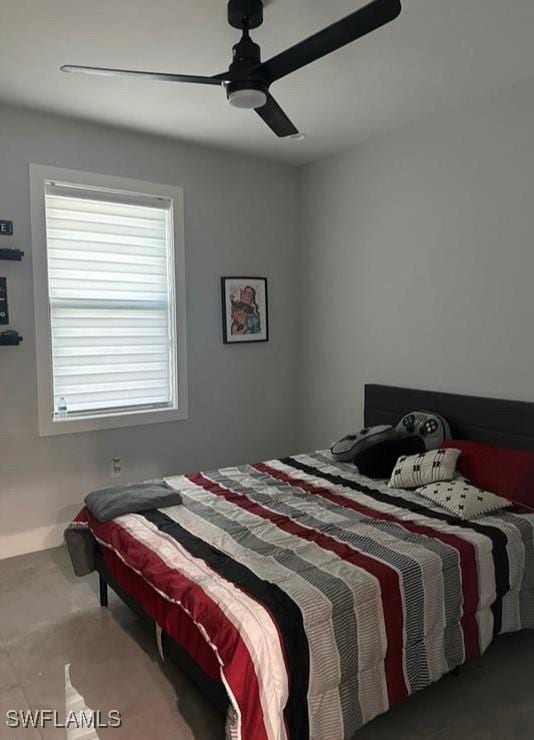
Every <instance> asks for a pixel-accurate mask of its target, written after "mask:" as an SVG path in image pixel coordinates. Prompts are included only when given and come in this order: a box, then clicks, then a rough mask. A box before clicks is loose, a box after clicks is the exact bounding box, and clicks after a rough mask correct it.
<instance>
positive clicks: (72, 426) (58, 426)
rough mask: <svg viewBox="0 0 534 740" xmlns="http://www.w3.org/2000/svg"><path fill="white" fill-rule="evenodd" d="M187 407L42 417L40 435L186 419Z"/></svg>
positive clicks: (119, 427) (73, 432)
mask: <svg viewBox="0 0 534 740" xmlns="http://www.w3.org/2000/svg"><path fill="white" fill-rule="evenodd" d="M187 416H188V414H187V409H186V408H179V409H159V410H157V411H154V410H149V411H133V412H123V413H120V414H114V415H109V416H92V417H85V418H82V419H80V418H78V419H58V420H57V421H52V419H50V420H48V419H46V420H45V419H42V420H41V421H40V423H39V436H41V437H51V436H55V435H59V434H76V433H78V432H96V431H101V430H104V429H122V428H124V427H133V426H142V425H144V424H162V423H165V422H170V421H185V420H186V419H187Z"/></svg>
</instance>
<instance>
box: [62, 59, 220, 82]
mask: <svg viewBox="0 0 534 740" xmlns="http://www.w3.org/2000/svg"><path fill="white" fill-rule="evenodd" d="M61 71H62V72H77V73H79V74H83V75H100V76H103V77H140V78H144V79H147V80H163V82H191V83H196V84H199V85H218V86H220V85H223V84H224V82H225V81H226V80H223V79H222V76H220V77H199V76H197V75H173V74H167V73H166V72H143V71H141V70H135V69H111V68H108V67H83V66H80V65H79V64H64V65H63V66H62V67H61Z"/></svg>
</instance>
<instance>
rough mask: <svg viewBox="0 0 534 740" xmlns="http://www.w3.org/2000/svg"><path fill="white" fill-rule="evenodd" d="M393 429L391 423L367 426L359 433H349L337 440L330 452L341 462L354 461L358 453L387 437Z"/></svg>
mask: <svg viewBox="0 0 534 740" xmlns="http://www.w3.org/2000/svg"><path fill="white" fill-rule="evenodd" d="M392 430H393V427H392V426H391V424H380V425H379V426H375V427H366V428H365V429H362V430H361V431H360V432H358V434H348V435H347V436H346V437H343V438H342V439H340V440H339V441H338V442H335V443H334V444H333V445H332V447H331V448H330V452H331V453H332V455H333V456H334V457H335V458H336V460H339V462H352V461H353V460H354V458H355V456H356V455H357V454H358V453H360V452H362V451H363V450H365V449H367V448H368V447H370V446H371V445H375V444H377V443H378V442H381V441H382V440H384V439H387V437H388V435H389V434H390V433H391V431H392Z"/></svg>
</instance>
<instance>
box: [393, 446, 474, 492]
mask: <svg viewBox="0 0 534 740" xmlns="http://www.w3.org/2000/svg"><path fill="white" fill-rule="evenodd" d="M460 454H461V453H460V450H455V449H453V448H450V449H447V450H443V449H439V450H430V451H428V452H421V453H419V454H418V455H411V456H410V457H399V459H398V460H397V464H396V465H395V467H394V469H393V473H392V474H391V480H390V481H389V485H390V487H391V488H418V487H419V486H425V485H427V483H435V482H437V481H442V480H446V481H449V480H452V479H453V478H454V474H455V473H456V463H457V462H458V458H459V457H460Z"/></svg>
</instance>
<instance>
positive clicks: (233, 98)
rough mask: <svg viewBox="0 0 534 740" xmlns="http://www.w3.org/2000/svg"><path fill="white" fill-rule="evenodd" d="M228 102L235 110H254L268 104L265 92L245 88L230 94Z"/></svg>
mask: <svg viewBox="0 0 534 740" xmlns="http://www.w3.org/2000/svg"><path fill="white" fill-rule="evenodd" d="M228 101H229V102H230V105H233V106H234V108H243V109H247V110H253V109H254V108H263V106H264V105H265V104H266V103H267V95H266V93H264V92H263V90H254V89H252V88H244V89H242V90H234V91H232V92H229V93H228Z"/></svg>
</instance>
